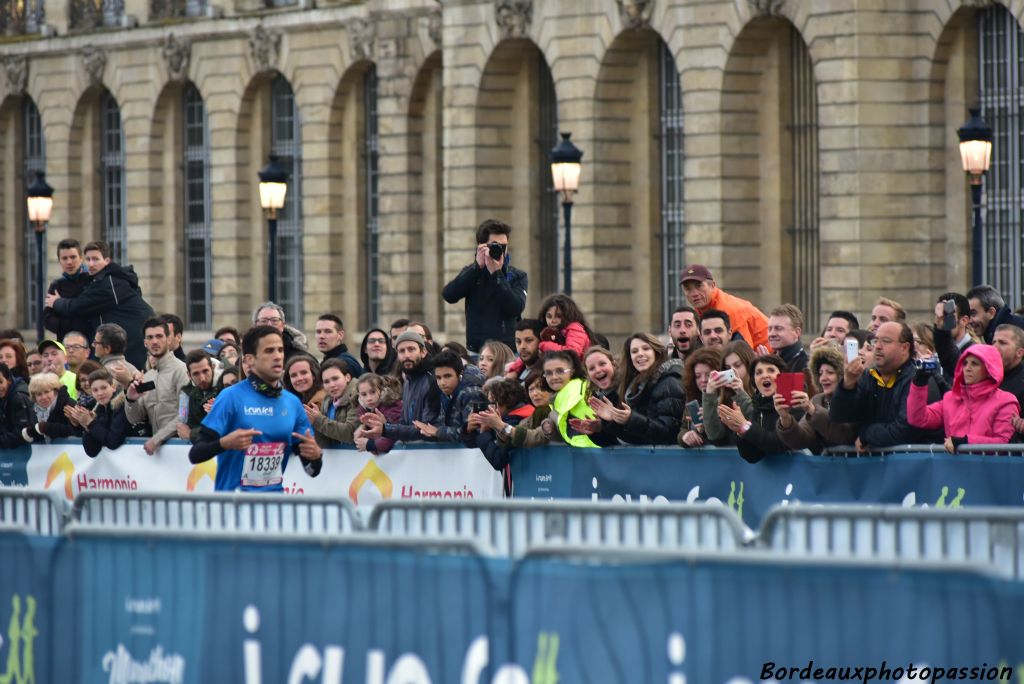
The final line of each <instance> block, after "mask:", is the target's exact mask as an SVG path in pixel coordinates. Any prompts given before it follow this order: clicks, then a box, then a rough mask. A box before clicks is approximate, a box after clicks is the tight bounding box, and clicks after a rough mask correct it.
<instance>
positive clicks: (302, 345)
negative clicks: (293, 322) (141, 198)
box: [281, 325, 309, 363]
mask: <svg viewBox="0 0 1024 684" xmlns="http://www.w3.org/2000/svg"><path fill="white" fill-rule="evenodd" d="M281 339H282V340H283V341H284V362H285V363H288V361H289V360H290V359H291V358H292V357H293V356H298V355H299V354H306V355H307V356H308V355H309V344H308V340H307V339H306V336H305V335H304V334H303V332H302V331H301V330H299V329H298V328H293V327H292V326H290V325H286V326H284V333H283V334H282V335H281Z"/></svg>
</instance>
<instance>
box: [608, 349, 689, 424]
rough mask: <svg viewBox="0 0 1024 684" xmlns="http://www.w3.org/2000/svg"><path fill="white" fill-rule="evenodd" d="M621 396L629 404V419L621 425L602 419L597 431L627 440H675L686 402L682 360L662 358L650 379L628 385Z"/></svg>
mask: <svg viewBox="0 0 1024 684" xmlns="http://www.w3.org/2000/svg"><path fill="white" fill-rule="evenodd" d="M633 384H634V385H635V384H636V383H635V382H634V383H633ZM625 399H626V404H627V405H628V406H629V408H630V414H629V420H627V421H626V424H625V425H620V424H619V423H614V422H610V421H606V420H602V421H601V432H608V433H609V434H611V435H614V436H615V437H617V438H619V440H621V441H622V442H625V443H627V444H675V443H676V436H677V435H678V434H679V426H680V424H681V423H682V419H683V409H684V407H685V405H686V394H685V391H684V390H683V362H682V361H680V360H679V359H669V360H668V361H665V362H663V363H662V364H661V365H660V366H659V367H658V369H657V370H656V371H655V373H654V375H653V376H652V377H651V378H650V380H648V381H647V382H646V383H643V384H641V385H640V386H639V387H636V386H634V387H630V388H629V389H628V390H627V393H626V398H625Z"/></svg>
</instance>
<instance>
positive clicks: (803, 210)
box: [789, 27, 821, 330]
mask: <svg viewBox="0 0 1024 684" xmlns="http://www.w3.org/2000/svg"><path fill="white" fill-rule="evenodd" d="M790 30H791V31H792V35H791V37H790V46H791V48H790V49H791V52H790V64H791V69H792V71H791V76H790V78H791V84H790V86H791V87H790V91H791V107H790V111H791V112H792V115H791V121H790V125H789V130H790V141H791V144H792V158H793V165H792V172H791V173H792V175H791V183H792V189H793V219H792V224H791V226H790V231H791V236H792V245H793V280H792V283H793V303H794V304H796V305H797V306H798V307H799V308H800V311H802V312H803V314H804V329H805V330H817V329H818V327H819V318H820V312H819V308H820V302H821V296H820V289H821V259H820V248H819V239H820V230H819V226H820V218H819V207H818V196H819V185H818V99H817V94H816V92H815V86H814V67H813V65H812V64H811V57H810V54H808V52H807V46H806V45H805V44H804V41H803V38H802V37H801V36H800V33H799V32H798V31H797V30H796V28H794V27H790Z"/></svg>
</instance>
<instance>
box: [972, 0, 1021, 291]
mask: <svg viewBox="0 0 1024 684" xmlns="http://www.w3.org/2000/svg"><path fill="white" fill-rule="evenodd" d="M978 89H979V92H978V100H979V102H980V104H981V115H982V118H984V120H985V122H986V123H987V124H988V125H989V126H991V127H992V162H991V166H990V167H989V171H988V173H987V174H986V175H985V180H984V192H985V200H984V211H985V214H984V216H985V223H984V237H983V240H984V248H983V250H982V252H983V257H982V259H983V262H982V263H983V272H984V274H985V277H984V280H985V282H987V283H990V284H991V285H992V286H993V287H995V288H996V289H997V290H999V291H1000V292H1001V293H1002V294H1003V297H1004V298H1005V299H1006V303H1007V305H1008V306H1010V307H1011V308H1016V307H1018V306H1020V305H1021V304H1022V303H1024V292H1022V289H1024V272H1022V268H1024V267H1022V264H1021V257H1022V253H1024V249H1022V245H1021V241H1022V239H1024V235H1022V231H1021V226H1022V223H1024V181H1022V179H1024V154H1022V149H1024V126H1022V125H1021V113H1022V106H1021V105H1022V104H1024V34H1022V33H1021V27H1020V25H1019V24H1018V23H1017V20H1016V19H1014V17H1013V15H1012V14H1010V12H1009V11H1007V9H1006V8H1005V7H1003V6H1002V5H999V4H994V5H993V6H992V7H990V8H988V9H986V10H983V11H982V12H980V13H979V14H978ZM965 115H966V113H965ZM957 123H959V122H957Z"/></svg>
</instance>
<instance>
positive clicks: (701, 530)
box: [368, 500, 753, 558]
mask: <svg viewBox="0 0 1024 684" xmlns="http://www.w3.org/2000/svg"><path fill="white" fill-rule="evenodd" d="M368 527H369V529H371V530H373V531H375V532H377V533H378V534H382V535H398V536H417V535H432V536H441V537H457V538H466V539H473V540H476V541H477V542H478V543H479V544H480V546H481V548H484V549H487V550H489V553H490V554H491V555H496V556H506V557H510V558H518V557H521V556H523V555H524V554H525V553H526V552H527V551H528V550H529V549H530V548H531V547H533V546H535V545H538V544H542V543H551V542H554V541H557V542H559V543H565V544H569V545H582V546H588V547H611V548H629V549H672V550H683V549H688V550H716V551H728V550H735V549H738V548H740V547H742V546H743V545H744V544H745V543H746V542H747V541H748V540H749V539H750V538H752V536H753V535H752V534H751V533H750V531H749V530H748V529H747V528H746V527H744V525H743V523H742V522H741V521H740V519H739V518H738V517H737V516H736V514H735V513H734V512H733V511H731V510H730V509H727V508H725V507H724V506H721V505H715V504H706V503H698V504H642V505H636V504H618V503H607V502H588V501H466V500H462V501H458V502H444V501H385V502H383V503H380V504H377V506H376V507H375V508H374V509H373V513H372V514H371V515H370V520H369V524H368Z"/></svg>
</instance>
